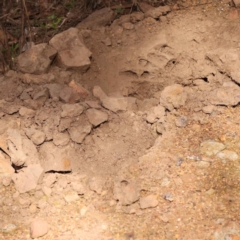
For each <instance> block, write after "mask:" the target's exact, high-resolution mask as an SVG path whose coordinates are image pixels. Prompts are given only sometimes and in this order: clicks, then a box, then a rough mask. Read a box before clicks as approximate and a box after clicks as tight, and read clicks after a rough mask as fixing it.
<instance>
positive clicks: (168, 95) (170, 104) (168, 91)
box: [160, 84, 187, 111]
mask: <svg viewBox="0 0 240 240" xmlns="http://www.w3.org/2000/svg"><path fill="white" fill-rule="evenodd" d="M186 100H187V93H186V92H185V91H184V88H183V87H182V86H181V85H179V84H174V85H171V86H168V87H166V88H164V90H163V91H162V93H161V97H160V104H161V105H162V106H164V107H165V108H167V109H168V110H169V111H172V110H173V109H174V108H179V107H181V106H184V105H185V102H186Z"/></svg>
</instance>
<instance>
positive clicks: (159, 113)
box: [153, 105, 166, 119]
mask: <svg viewBox="0 0 240 240" xmlns="http://www.w3.org/2000/svg"><path fill="white" fill-rule="evenodd" d="M153 113H154V115H155V117H156V118H158V119H161V118H162V117H164V116H165V115H166V112H165V107H163V106H161V105H158V106H156V107H154V108H153Z"/></svg>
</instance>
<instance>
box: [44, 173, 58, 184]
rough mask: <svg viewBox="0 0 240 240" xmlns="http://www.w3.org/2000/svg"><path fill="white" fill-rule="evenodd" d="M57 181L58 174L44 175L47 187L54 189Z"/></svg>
mask: <svg viewBox="0 0 240 240" xmlns="http://www.w3.org/2000/svg"><path fill="white" fill-rule="evenodd" d="M56 181H57V176H56V174H53V173H48V174H45V175H44V178H43V185H44V186H46V187H52V185H53V184H54V183H55V182H56Z"/></svg>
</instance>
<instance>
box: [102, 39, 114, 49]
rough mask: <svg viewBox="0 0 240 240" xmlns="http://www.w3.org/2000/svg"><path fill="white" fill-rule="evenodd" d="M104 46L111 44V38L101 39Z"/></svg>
mask: <svg viewBox="0 0 240 240" xmlns="http://www.w3.org/2000/svg"><path fill="white" fill-rule="evenodd" d="M102 42H103V43H104V44H105V45H106V46H108V47H109V46H112V41H111V38H109V37H108V38H105V39H104V40H103V41H102Z"/></svg>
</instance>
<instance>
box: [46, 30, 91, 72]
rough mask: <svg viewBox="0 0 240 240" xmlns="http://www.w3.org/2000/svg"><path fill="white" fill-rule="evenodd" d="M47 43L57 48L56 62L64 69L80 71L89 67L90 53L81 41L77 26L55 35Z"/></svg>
mask: <svg viewBox="0 0 240 240" xmlns="http://www.w3.org/2000/svg"><path fill="white" fill-rule="evenodd" d="M49 44H50V45H51V46H53V47H54V48H55V49H57V51H58V55H57V62H58V64H59V65H60V66H62V67H64V68H66V69H71V68H76V69H78V70H80V71H82V72H85V71H86V70H87V69H88V68H89V66H90V63H91V62H90V59H89V58H90V57H91V55H92V53H91V52H90V51H89V50H88V49H87V48H86V47H85V45H84V44H83V43H82V40H81V39H80V34H79V30H78V29H77V28H69V29H68V30H66V31H64V32H61V33H59V34H57V35H55V36H54V37H53V38H52V39H51V40H50V41H49Z"/></svg>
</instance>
